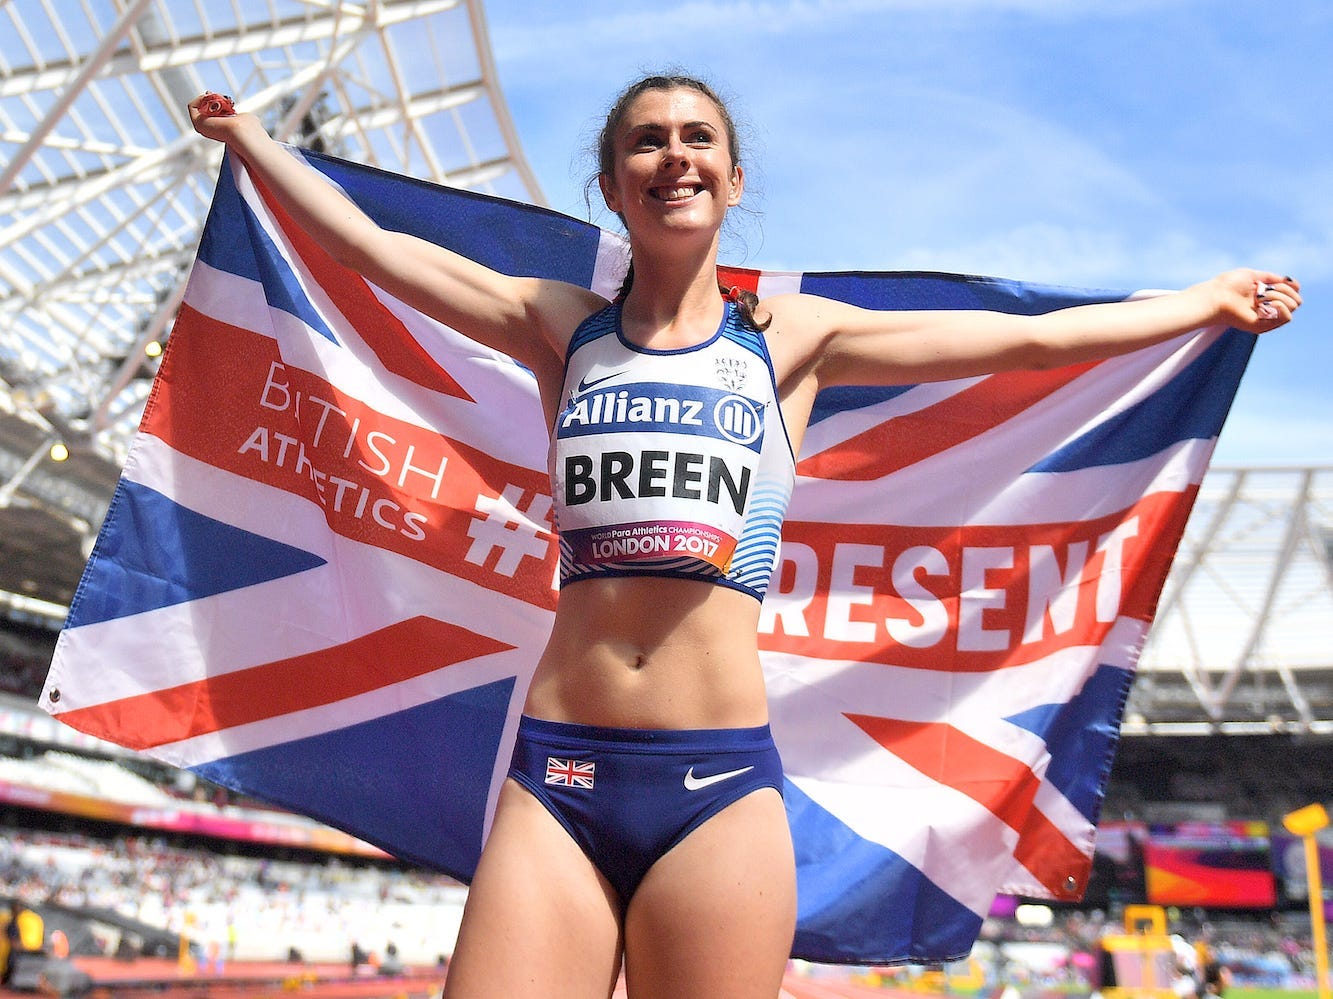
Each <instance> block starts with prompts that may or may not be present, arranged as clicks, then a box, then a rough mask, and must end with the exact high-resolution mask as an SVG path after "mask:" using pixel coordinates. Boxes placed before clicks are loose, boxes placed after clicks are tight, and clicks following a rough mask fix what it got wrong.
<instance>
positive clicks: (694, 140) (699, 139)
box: [685, 128, 713, 146]
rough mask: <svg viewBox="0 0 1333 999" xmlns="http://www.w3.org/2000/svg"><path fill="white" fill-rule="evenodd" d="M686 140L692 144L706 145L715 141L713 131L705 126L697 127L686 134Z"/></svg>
mask: <svg viewBox="0 0 1333 999" xmlns="http://www.w3.org/2000/svg"><path fill="white" fill-rule="evenodd" d="M685 141H686V142H688V143H690V144H691V145H696V146H706V145H709V144H710V143H711V142H712V141H713V133H712V132H710V131H708V130H707V129H704V128H700V129H696V130H695V131H693V132H691V133H690V134H689V135H688V136H686V138H685Z"/></svg>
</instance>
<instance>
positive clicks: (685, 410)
mask: <svg viewBox="0 0 1333 999" xmlns="http://www.w3.org/2000/svg"><path fill="white" fill-rule="evenodd" d="M673 427H681V428H689V432H694V433H703V434H706V435H709V436H719V437H723V438H725V439H726V440H729V441H732V442H734V443H736V444H742V445H746V446H752V445H754V444H755V442H756V441H758V440H759V439H760V438H761V437H762V436H763V433H764V418H763V407H762V406H760V405H759V404H758V403H756V402H755V401H754V400H752V399H747V398H746V397H745V396H742V395H737V394H735V393H734V392H719V391H717V390H714V389H709V388H708V387H706V386H701V385H667V384H662V383H653V382H650V383H644V384H640V385H629V386H626V387H623V388H614V389H607V390H605V391H601V392H589V393H585V394H582V395H578V394H576V395H573V396H571V397H570V399H569V402H568V403H567V404H566V406H565V409H564V411H563V412H562V413H561V414H560V429H561V430H562V431H567V432H569V433H573V434H580V433H589V432H593V431H611V432H614V431H630V430H633V431H643V430H653V429H663V430H669V429H671V428H673Z"/></svg>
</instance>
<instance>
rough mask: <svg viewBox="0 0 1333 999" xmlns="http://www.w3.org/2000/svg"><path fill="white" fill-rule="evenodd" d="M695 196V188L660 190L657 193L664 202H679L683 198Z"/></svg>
mask: <svg viewBox="0 0 1333 999" xmlns="http://www.w3.org/2000/svg"><path fill="white" fill-rule="evenodd" d="M693 194H694V188H692V187H670V188H659V189H658V191H657V196H658V197H659V198H661V199H662V200H663V201H677V200H680V199H681V198H688V197H691V196H692V195H693Z"/></svg>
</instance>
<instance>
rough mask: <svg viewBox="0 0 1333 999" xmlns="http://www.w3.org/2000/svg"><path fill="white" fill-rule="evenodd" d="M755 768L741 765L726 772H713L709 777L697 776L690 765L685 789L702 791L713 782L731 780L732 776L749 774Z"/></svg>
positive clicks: (686, 775)
mask: <svg viewBox="0 0 1333 999" xmlns="http://www.w3.org/2000/svg"><path fill="white" fill-rule="evenodd" d="M753 769H754V767H741V768H740V769H739V770H728V771H727V772H726V773H721V774H712V775H711V776H708V777H696V776H694V767H690V769H689V770H687V771H686V772H685V790H687V791H700V790H702V789H703V788H706V787H710V786H712V785H713V784H720V783H722V781H724V780H731V778H733V777H739V776H740V775H741V774H748V773H749V772H750V771H751V770H753Z"/></svg>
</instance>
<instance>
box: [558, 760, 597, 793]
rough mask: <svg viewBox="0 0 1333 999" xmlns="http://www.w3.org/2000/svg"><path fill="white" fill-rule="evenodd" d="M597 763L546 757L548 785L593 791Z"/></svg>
mask: <svg viewBox="0 0 1333 999" xmlns="http://www.w3.org/2000/svg"><path fill="white" fill-rule="evenodd" d="M595 769H597V764H596V763H584V762H583V761H582V760H562V759H561V758H560V757H558V756H548V757H546V783H548V784H556V785H558V786H560V787H583V788H587V789H588V790H589V791H591V790H592V782H593V771H594V770H595Z"/></svg>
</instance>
